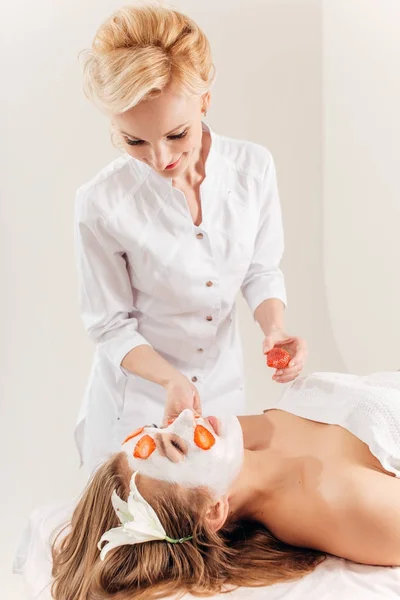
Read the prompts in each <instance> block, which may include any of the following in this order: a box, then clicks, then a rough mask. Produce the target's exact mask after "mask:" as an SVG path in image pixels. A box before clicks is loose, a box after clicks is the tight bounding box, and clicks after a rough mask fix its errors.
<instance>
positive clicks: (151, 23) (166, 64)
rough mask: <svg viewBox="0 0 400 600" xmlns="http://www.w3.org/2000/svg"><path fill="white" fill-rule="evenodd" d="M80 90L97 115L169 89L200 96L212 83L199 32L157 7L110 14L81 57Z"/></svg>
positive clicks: (211, 69)
mask: <svg viewBox="0 0 400 600" xmlns="http://www.w3.org/2000/svg"><path fill="white" fill-rule="evenodd" d="M82 54H83V57H84V66H83V90H84V92H85V94H86V96H87V97H88V98H89V99H90V100H92V101H93V102H94V103H95V104H96V105H97V106H98V107H99V108H100V109H102V110H103V111H105V112H109V113H112V114H120V113H123V112H125V111H127V110H129V109H130V108H132V107H134V106H136V105H137V104H139V102H141V101H142V100H145V99H148V98H151V97H155V96H156V95H158V94H159V93H161V92H162V90H163V89H164V88H165V87H166V86H168V84H170V83H172V82H173V83H177V84H178V85H180V86H181V87H182V89H183V90H184V91H186V92H187V93H190V94H194V95H199V96H201V95H202V94H204V93H205V92H207V91H208V90H209V89H210V86H211V84H212V81H213V78H214V67H213V64H212V58H211V51H210V46H209V43H208V40H207V38H206V36H205V35H204V33H203V31H202V30H201V29H200V27H198V25H196V23H195V22H194V21H192V20H191V19H189V18H188V17H187V16H185V15H183V14H182V13H180V12H178V11H176V10H173V9H170V8H168V7H165V6H160V5H158V4H148V3H146V4H141V3H138V4H134V5H131V6H126V7H124V8H121V9H120V10H118V11H117V12H115V13H114V14H113V15H112V16H111V17H110V18H109V19H107V20H106V21H105V22H104V23H103V24H102V25H101V26H100V27H99V29H98V30H97V32H96V35H95V37H94V40H93V43H92V49H91V50H86V51H83V53H82Z"/></svg>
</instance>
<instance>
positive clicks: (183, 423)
mask: <svg viewBox="0 0 400 600" xmlns="http://www.w3.org/2000/svg"><path fill="white" fill-rule="evenodd" d="M195 423H196V420H195V414H194V412H193V411H192V409H191V408H185V409H184V410H183V411H182V412H181V413H180V415H178V416H177V417H176V419H175V421H174V429H175V430H179V429H180V428H181V427H185V428H186V427H193V425H195ZM176 428H178V429H176Z"/></svg>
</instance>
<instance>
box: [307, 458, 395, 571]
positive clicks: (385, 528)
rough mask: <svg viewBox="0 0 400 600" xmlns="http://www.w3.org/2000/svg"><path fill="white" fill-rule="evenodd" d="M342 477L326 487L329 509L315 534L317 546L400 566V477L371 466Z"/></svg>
mask: <svg viewBox="0 0 400 600" xmlns="http://www.w3.org/2000/svg"><path fill="white" fill-rule="evenodd" d="M339 479H340V483H339V485H338V486H337V487H336V489H335V490H334V489H333V488H332V489H331V490H329V491H326V490H325V491H324V494H323V499H324V500H325V501H326V502H327V505H328V506H329V509H328V510H327V511H326V521H325V525H322V524H321V527H320V529H319V530H318V528H315V529H314V531H313V532H312V534H311V540H312V541H313V542H314V545H315V547H318V549H320V550H323V551H325V552H328V553H330V554H335V555H337V556H341V557H342V558H347V559H349V560H353V561H354V562H358V563H363V564H369V565H384V566H400V480H399V479H396V478H395V477H391V476H390V475H387V474H385V473H383V472H381V471H378V470H375V469H373V468H370V467H368V466H356V467H353V468H351V469H349V470H348V471H346V472H345V474H344V475H343V477H340V478H339V477H338V482H339ZM332 483H334V482H332ZM317 514H318V513H317ZM321 515H322V513H321ZM326 527H328V528H329V531H327V530H326Z"/></svg>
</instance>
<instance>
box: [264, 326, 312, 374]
mask: <svg viewBox="0 0 400 600" xmlns="http://www.w3.org/2000/svg"><path fill="white" fill-rule="evenodd" d="M274 346H275V347H277V348H284V349H285V350H287V351H288V352H289V354H290V356H291V357H292V358H291V360H290V363H289V364H288V366H287V367H286V368H285V369H280V370H279V369H277V370H276V371H275V373H274V375H273V376H272V379H273V380H274V381H277V382H278V383H288V382H289V381H293V379H296V377H297V376H298V375H299V374H300V373H301V371H302V369H303V366H304V363H305V361H306V358H307V344H306V341H305V340H303V339H302V338H299V337H290V336H288V335H287V334H286V333H285V332H284V331H282V330H281V329H277V330H272V331H271V332H269V333H268V334H267V335H266V336H265V339H264V342H263V352H264V354H267V352H269V351H270V350H272V348H273V347H274Z"/></svg>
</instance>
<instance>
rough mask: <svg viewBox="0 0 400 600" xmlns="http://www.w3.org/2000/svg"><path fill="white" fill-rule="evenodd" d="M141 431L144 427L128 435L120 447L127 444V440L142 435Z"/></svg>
mask: <svg viewBox="0 0 400 600" xmlns="http://www.w3.org/2000/svg"><path fill="white" fill-rule="evenodd" d="M143 429H144V427H139V429H135V431H133V432H132V433H131V434H130V435H128V437H127V438H126V439H125V440H124V441H123V442H122V445H124V444H126V442H129V440H131V439H132V438H134V437H136V436H137V435H139V434H140V433H142V431H143Z"/></svg>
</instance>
